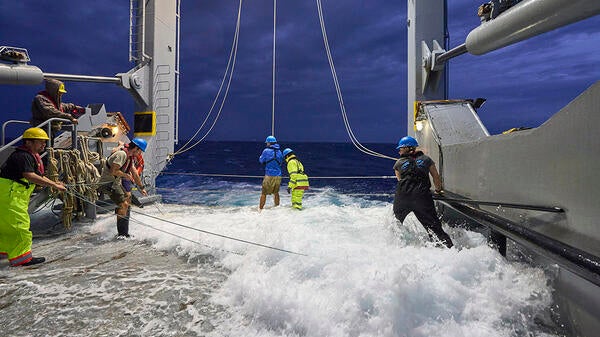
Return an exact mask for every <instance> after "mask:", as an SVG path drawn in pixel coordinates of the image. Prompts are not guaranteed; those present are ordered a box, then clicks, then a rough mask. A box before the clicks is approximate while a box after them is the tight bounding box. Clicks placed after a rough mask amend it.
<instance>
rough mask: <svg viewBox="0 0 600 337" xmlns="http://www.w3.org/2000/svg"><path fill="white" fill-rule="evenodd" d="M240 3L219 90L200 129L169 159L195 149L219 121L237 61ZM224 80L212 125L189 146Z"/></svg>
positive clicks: (215, 101)
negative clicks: (222, 92) (220, 98)
mask: <svg viewBox="0 0 600 337" xmlns="http://www.w3.org/2000/svg"><path fill="white" fill-rule="evenodd" d="M242 2H243V0H240V2H239V6H238V15H237V21H236V26H235V33H234V37H233V43H232V45H231V50H230V52H229V60H228V61H227V66H226V68H225V73H224V74H223V79H222V80H221V85H220V86H219V90H218V92H217V94H216V95H215V99H214V100H213V103H212V105H211V107H210V110H209V112H208V114H207V115H206V118H205V119H204V121H203V122H202V125H200V127H199V128H198V130H196V132H195V133H194V135H193V136H192V137H191V138H190V139H189V140H188V141H187V142H186V143H185V144H184V145H183V146H182V147H181V148H179V150H177V151H175V152H174V153H172V154H171V155H169V157H170V158H173V157H174V156H176V155H179V154H181V153H184V152H186V151H189V150H191V149H193V148H194V147H196V146H197V145H198V144H200V143H201V142H202V141H204V139H206V137H207V136H208V135H209V134H210V132H211V131H212V129H213V128H214V126H215V124H216V123H217V121H218V120H219V117H220V116H221V112H222V111H223V106H224V104H225V100H226V99H227V95H228V93H229V88H230V87H231V80H232V78H233V71H234V69H235V63H236V60H237V50H238V41H239V34H240V22H241V15H242ZM230 66H231V67H230ZM230 68H231V69H230ZM228 74H229V75H228ZM226 79H227V86H226V87H225V93H224V94H223V98H222V100H221V103H220V105H219V110H218V112H217V116H216V117H215V119H214V121H213V123H212V125H211V126H210V128H209V129H208V131H206V133H205V134H204V135H203V136H202V137H200V139H199V140H198V141H196V142H195V143H194V144H192V145H189V144H190V143H192V142H193V141H194V140H195V138H196V136H198V134H199V133H200V130H202V128H203V127H204V125H205V124H206V122H207V121H208V118H209V117H210V115H211V114H212V112H213V110H214V107H215V105H216V104H217V101H218V98H219V96H221V91H222V90H223V85H224V84H225V80H226ZM188 145H189V146H188Z"/></svg>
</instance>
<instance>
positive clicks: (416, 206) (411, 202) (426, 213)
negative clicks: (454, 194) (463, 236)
mask: <svg viewBox="0 0 600 337" xmlns="http://www.w3.org/2000/svg"><path fill="white" fill-rule="evenodd" d="M417 146H419V143H418V142H417V140H416V139H414V138H413V137H410V136H406V137H404V138H402V139H400V141H399V142H398V147H396V150H399V153H400V159H398V161H396V164H394V173H395V174H396V179H398V184H397V186H396V194H395V196H394V215H395V216H396V219H398V220H400V222H403V221H404V219H405V218H406V216H407V215H408V213H410V212H413V213H415V216H416V217H417V219H418V220H419V222H421V224H422V225H423V227H425V230H427V234H428V235H429V238H430V239H432V238H433V236H432V233H433V234H435V236H436V237H437V238H438V239H439V240H440V241H441V242H442V243H443V244H444V245H446V247H448V248H450V247H452V246H453V244H452V240H451V239H450V236H448V234H446V232H444V230H443V229H442V223H441V221H440V219H439V218H438V215H437V212H436V210H435V205H434V203H433V197H432V195H431V191H430V188H431V182H430V181H429V175H431V177H432V178H433V183H434V185H435V193H437V194H442V193H444V191H443V189H442V179H441V178H440V175H439V173H438V171H437V168H436V167H435V163H434V162H433V160H432V159H431V158H429V157H428V156H426V155H425V154H423V152H422V151H417Z"/></svg>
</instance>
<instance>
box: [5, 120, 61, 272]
mask: <svg viewBox="0 0 600 337" xmlns="http://www.w3.org/2000/svg"><path fill="white" fill-rule="evenodd" d="M48 140H49V137H48V134H47V133H46V131H44V130H42V129H40V128H29V129H27V130H25V132H23V145H22V146H20V147H18V148H17V149H16V150H15V152H13V153H11V155H10V156H9V157H8V159H7V160H6V162H5V163H4V165H3V166H2V169H1V171H0V205H2V207H3V210H2V212H0V255H1V256H8V260H9V262H10V266H11V267H16V266H30V265H34V264H38V263H42V262H44V261H46V259H45V258H44V257H33V255H32V254H31V243H32V238H33V234H32V233H31V230H30V218H29V212H28V207H29V197H30V196H31V192H33V190H34V188H35V186H36V185H40V186H48V187H53V188H56V189H57V190H59V191H66V188H65V186H64V185H63V184H62V183H61V182H54V181H52V180H50V179H48V178H47V177H44V164H43V162H42V158H41V156H40V153H42V152H44V149H45V148H46V142H47V141H48Z"/></svg>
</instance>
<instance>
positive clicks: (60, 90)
mask: <svg viewBox="0 0 600 337" xmlns="http://www.w3.org/2000/svg"><path fill="white" fill-rule="evenodd" d="M58 92H60V93H61V94H66V93H67V91H66V90H65V84H64V83H61V84H60V87H58Z"/></svg>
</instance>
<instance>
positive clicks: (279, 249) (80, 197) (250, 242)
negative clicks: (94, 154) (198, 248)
mask: <svg viewBox="0 0 600 337" xmlns="http://www.w3.org/2000/svg"><path fill="white" fill-rule="evenodd" d="M74 185H75V184H69V185H65V187H67V193H70V194H72V195H74V196H75V197H77V198H79V199H81V200H83V201H86V202H89V203H92V204H95V203H93V202H91V201H90V200H88V199H87V198H86V196H85V195H83V194H80V193H78V192H77V191H76V190H75V189H74V188H73V186H74ZM96 207H100V206H96ZM100 208H101V209H107V208H103V207H100ZM132 212H133V213H136V214H140V215H143V216H146V217H149V218H151V219H155V220H158V221H162V222H166V223H169V224H172V225H175V226H178V227H181V228H186V229H190V230H193V231H197V232H200V233H204V234H208V235H212V236H217V237H220V238H224V239H228V240H232V241H237V242H241V243H245V244H248V245H252V246H257V247H262V248H266V249H271V250H277V251H280V252H284V253H289V254H294V255H300V256H309V255H307V254H304V253H298V252H294V251H291V250H287V249H283V248H278V247H273V246H269V245H265V244H262V243H258V242H254V241H250V240H244V239H239V238H236V237H233V236H229V235H224V234H219V233H215V232H211V231H207V230H203V229H199V228H194V227H191V226H187V225H184V224H180V223H177V222H174V221H170V220H166V219H162V218H159V217H156V216H153V215H149V214H145V213H142V212H137V211H133V210H132ZM128 219H129V220H133V221H135V222H138V223H140V224H142V225H143V226H147V227H149V228H152V229H155V230H158V231H160V232H163V233H166V234H170V235H173V236H176V237H179V238H182V239H185V240H187V241H191V242H194V243H199V242H195V241H193V240H190V239H188V238H184V237H182V236H178V235H177V234H173V233H170V232H167V231H164V230H160V229H157V228H155V227H152V226H150V225H147V224H145V223H143V222H141V221H139V220H136V219H132V218H131V217H129V218H128ZM199 244H202V245H204V246H206V247H210V248H212V249H219V250H222V249H220V248H215V247H211V246H209V245H206V244H203V243H199ZM223 251H226V250H223ZM227 252H230V251H227ZM230 253H233V252H230Z"/></svg>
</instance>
